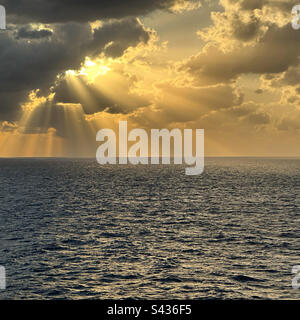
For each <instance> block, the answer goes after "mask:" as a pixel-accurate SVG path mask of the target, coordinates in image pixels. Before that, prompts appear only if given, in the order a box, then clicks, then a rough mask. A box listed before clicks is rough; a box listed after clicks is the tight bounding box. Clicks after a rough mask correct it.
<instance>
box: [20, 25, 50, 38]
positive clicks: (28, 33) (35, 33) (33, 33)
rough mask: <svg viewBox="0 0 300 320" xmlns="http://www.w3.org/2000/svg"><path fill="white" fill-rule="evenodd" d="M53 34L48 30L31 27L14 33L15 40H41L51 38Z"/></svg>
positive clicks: (27, 26)
mask: <svg viewBox="0 0 300 320" xmlns="http://www.w3.org/2000/svg"><path fill="white" fill-rule="evenodd" d="M52 34H53V32H52V31H51V30H49V29H33V28H32V27H31V26H29V25H26V26H23V27H21V28H20V29H18V31H17V32H16V38H17V39H22V38H23V39H32V40H33V39H42V38H48V37H51V36H52Z"/></svg>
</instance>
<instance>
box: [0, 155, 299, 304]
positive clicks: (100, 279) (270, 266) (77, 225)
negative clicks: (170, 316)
mask: <svg viewBox="0 0 300 320" xmlns="http://www.w3.org/2000/svg"><path fill="white" fill-rule="evenodd" d="M0 179H1V189H0V201H1V205H0V265H2V266H5V267H6V270H7V289H6V290H4V291H3V290H2V291H0V299H16V298H18V299H34V298H38V299H41V298H43V299H57V298H59V299H60V298H63V299H65V298H69V299H83V298H84V299H86V298H96V299H104V298H111V299H114V298H118V299H125V298H139V299H156V298H159V299H177V298H178V299H179V298H180V299H199V298H217V299H226V298H242V299H244V298H246V299H256V298H270V299H279V298H281V299H299V298H300V290H295V289H293V288H292V287H291V281H292V278H293V275H292V273H291V269H292V266H294V265H299V264H300V256H299V254H300V242H299V222H300V221H299V212H300V211H299V207H300V197H299V195H300V161H299V160H293V159H290V160H284V159H238V158H236V159H208V160H206V168H205V173H204V174H203V175H201V176H186V175H185V174H184V169H183V167H178V166H105V167H103V166H100V165H98V164H97V163H96V161H95V160H54V159H53V160H45V159H44V160H34V159H27V160H25V159H23V160H22V159H19V160H12V159H7V160H0Z"/></svg>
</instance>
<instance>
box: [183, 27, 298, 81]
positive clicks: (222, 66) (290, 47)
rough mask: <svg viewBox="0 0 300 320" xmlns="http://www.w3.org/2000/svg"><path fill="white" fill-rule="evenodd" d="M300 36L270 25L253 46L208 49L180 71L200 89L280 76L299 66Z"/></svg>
mask: <svg viewBox="0 0 300 320" xmlns="http://www.w3.org/2000/svg"><path fill="white" fill-rule="evenodd" d="M299 51H300V33H299V32H297V31H295V30H293V29H292V28H291V26H290V25H285V26H284V27H282V28H281V27H278V26H277V25H271V26H270V27H269V29H268V31H267V32H266V33H265V35H264V36H263V37H262V38H261V39H260V40H259V41H258V42H257V43H256V44H255V45H249V46H243V47H239V48H235V50H233V51H229V52H224V51H222V50H220V49H219V48H217V47H216V46H213V45H209V44H208V45H207V46H206V47H205V49H204V50H203V51H202V52H200V53H199V54H197V55H195V56H193V57H191V58H190V59H188V60H187V61H185V62H184V63H183V64H182V65H181V67H180V68H179V69H180V70H181V71H186V72H187V73H188V74H190V75H191V76H193V77H194V79H195V82H196V83H197V84H200V85H207V84H216V83H226V82H231V81H233V80H236V79H237V78H238V77H239V76H240V75H242V74H250V73H254V74H265V73H281V72H284V71H286V70H287V69H288V68H289V67H290V66H296V65H298V64H299V63H300V60H299Z"/></svg>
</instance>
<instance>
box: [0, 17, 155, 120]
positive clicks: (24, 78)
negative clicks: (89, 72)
mask: <svg viewBox="0 0 300 320" xmlns="http://www.w3.org/2000/svg"><path fill="white" fill-rule="evenodd" d="M51 28H52V30H53V32H52V35H51V37H46V38H45V37H40V36H41V34H40V32H36V31H32V30H28V29H27V28H26V27H25V28H23V29H22V28H21V29H19V31H18V32H19V33H20V30H21V35H22V38H23V37H25V38H28V37H29V38H30V37H31V38H32V37H34V38H35V41H27V39H22V38H20V37H19V38H20V39H15V37H14V32H13V31H9V32H1V33H0V70H1V73H0V120H14V119H17V118H18V115H19V111H20V107H19V106H20V104H21V103H23V102H25V101H26V99H27V96H28V94H29V92H30V91H31V90H37V89H40V93H41V94H44V95H47V94H48V93H49V89H50V87H51V86H52V85H53V84H54V82H55V81H56V79H57V75H58V74H60V73H63V72H65V71H66V70H69V69H78V68H79V67H80V66H81V64H82V62H84V60H85V57H86V56H88V55H91V56H94V55H96V54H99V53H100V52H104V53H105V54H106V55H108V56H113V57H117V56H120V55H122V54H123V52H124V51H125V50H126V49H127V48H128V47H130V46H135V45H137V44H139V43H140V42H145V43H146V42H147V41H148V40H149V38H150V35H149V34H150V33H151V32H150V31H148V30H146V29H145V28H144V27H143V26H142V25H141V23H140V22H139V21H138V20H136V19H133V18H129V19H124V20H122V21H113V22H108V23H107V24H105V23H104V24H103V25H102V26H101V27H99V28H97V29H95V30H94V32H93V30H92V28H91V26H90V25H89V24H88V23H72V22H70V23H64V24H54V25H52V26H51ZM118 31H119V32H118ZM109 43H111V47H108V48H107V47H106V45H107V44H109Z"/></svg>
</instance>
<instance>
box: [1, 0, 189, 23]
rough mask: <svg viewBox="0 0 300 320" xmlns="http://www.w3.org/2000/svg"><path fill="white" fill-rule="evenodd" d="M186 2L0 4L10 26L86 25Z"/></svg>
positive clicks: (25, 0) (8, 0)
mask: <svg viewBox="0 0 300 320" xmlns="http://www.w3.org/2000/svg"><path fill="white" fill-rule="evenodd" d="M185 2H187V3H188V2H190V1H189V0H131V1H130V2H128V1H124V0H101V1H99V0H39V1H37V0H2V2H1V4H2V5H4V6H5V7H6V9H7V14H8V21H9V22H11V23H27V22H30V23H32V22H38V23H58V22H60V23H62V22H63V23H65V22H88V21H95V20H98V19H110V18H116V19H121V18H125V17H136V16H140V15H145V14H148V13H149V12H152V11H155V10H158V9H168V8H172V7H175V6H176V4H177V3H179V4H181V5H183V3H185Z"/></svg>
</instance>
